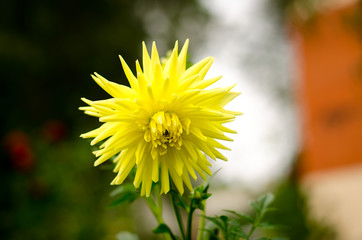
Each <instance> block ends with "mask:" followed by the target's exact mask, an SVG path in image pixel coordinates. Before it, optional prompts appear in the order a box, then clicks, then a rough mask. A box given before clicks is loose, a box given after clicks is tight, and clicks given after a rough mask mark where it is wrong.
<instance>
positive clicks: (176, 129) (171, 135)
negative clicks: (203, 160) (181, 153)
mask: <svg viewBox="0 0 362 240" xmlns="http://www.w3.org/2000/svg"><path fill="white" fill-rule="evenodd" d="M182 132H183V127H182V123H181V121H180V119H179V118H178V116H177V115H176V114H175V113H169V112H164V111H160V112H157V113H155V114H154V115H153V116H152V117H151V120H150V123H149V125H148V128H147V129H146V131H145V134H144V139H145V141H146V142H151V143H152V151H151V155H152V157H153V158H156V157H157V156H158V155H164V154H166V152H167V148H168V147H175V148H177V149H180V147H181V146H182V136H181V135H182Z"/></svg>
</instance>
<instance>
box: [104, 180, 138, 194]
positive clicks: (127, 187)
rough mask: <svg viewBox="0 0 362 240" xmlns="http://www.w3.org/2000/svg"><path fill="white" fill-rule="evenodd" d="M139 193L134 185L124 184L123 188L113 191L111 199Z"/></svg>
mask: <svg viewBox="0 0 362 240" xmlns="http://www.w3.org/2000/svg"><path fill="white" fill-rule="evenodd" d="M134 191H137V189H136V188H135V186H134V185H133V184H132V183H124V184H122V185H121V186H119V187H117V188H116V189H115V190H113V191H112V192H111V193H110V196H111V197H115V196H117V195H118V194H122V193H125V192H134Z"/></svg>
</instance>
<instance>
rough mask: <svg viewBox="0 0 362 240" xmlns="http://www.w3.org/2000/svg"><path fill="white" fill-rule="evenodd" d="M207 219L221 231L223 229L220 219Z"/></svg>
mask: <svg viewBox="0 0 362 240" xmlns="http://www.w3.org/2000/svg"><path fill="white" fill-rule="evenodd" d="M205 218H206V219H208V220H210V221H211V222H213V223H214V224H215V225H216V226H218V227H219V228H220V229H223V227H224V226H223V224H222V222H220V221H219V218H218V217H208V216H205Z"/></svg>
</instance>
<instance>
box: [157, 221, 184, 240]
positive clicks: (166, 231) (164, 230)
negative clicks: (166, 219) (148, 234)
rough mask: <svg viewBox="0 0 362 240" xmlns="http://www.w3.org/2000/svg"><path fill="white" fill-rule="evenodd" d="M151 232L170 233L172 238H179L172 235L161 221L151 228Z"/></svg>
mask: <svg viewBox="0 0 362 240" xmlns="http://www.w3.org/2000/svg"><path fill="white" fill-rule="evenodd" d="M152 232H153V233H156V234H161V233H166V234H170V236H171V238H172V239H173V240H177V239H179V238H178V237H176V236H175V235H173V233H172V231H171V229H170V228H169V227H168V226H167V225H166V224H164V223H161V224H160V225H158V226H157V227H156V228H155V229H153V230H152Z"/></svg>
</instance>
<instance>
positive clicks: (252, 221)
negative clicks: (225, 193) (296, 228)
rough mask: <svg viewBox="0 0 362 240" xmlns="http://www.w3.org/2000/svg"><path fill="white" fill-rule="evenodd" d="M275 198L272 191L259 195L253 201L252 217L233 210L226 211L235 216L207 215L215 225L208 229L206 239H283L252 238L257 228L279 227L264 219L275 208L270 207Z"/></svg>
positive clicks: (270, 239)
mask: <svg viewBox="0 0 362 240" xmlns="http://www.w3.org/2000/svg"><path fill="white" fill-rule="evenodd" d="M273 200H274V196H273V195H272V194H271V193H268V194H266V195H264V196H261V197H259V198H258V199H257V200H256V201H253V202H252V203H251V204H250V205H251V207H252V208H253V209H254V211H255V217H251V216H249V215H246V214H241V213H237V212H235V211H231V210H225V211H226V212H228V213H231V214H232V215H233V216H234V217H229V216H226V215H221V216H216V217H206V218H207V219H208V220H210V221H211V222H212V223H213V224H214V225H215V227H214V228H211V229H206V231H207V232H208V235H206V239H208V240H217V239H225V240H226V239H228V240H240V239H246V240H250V239H257V240H272V239H273V240H277V239H281V238H269V237H260V236H259V237H258V238H252V236H253V233H255V230H257V229H275V228H277V227H279V226H277V225H274V224H272V223H270V222H265V221H264V216H265V214H266V213H267V212H270V211H274V210H275V209H274V208H271V207H270V204H271V203H272V202H273ZM247 229H248V230H247ZM203 239H204V238H203Z"/></svg>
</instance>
